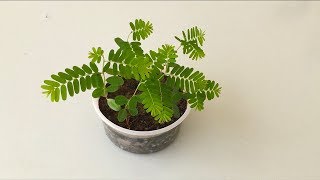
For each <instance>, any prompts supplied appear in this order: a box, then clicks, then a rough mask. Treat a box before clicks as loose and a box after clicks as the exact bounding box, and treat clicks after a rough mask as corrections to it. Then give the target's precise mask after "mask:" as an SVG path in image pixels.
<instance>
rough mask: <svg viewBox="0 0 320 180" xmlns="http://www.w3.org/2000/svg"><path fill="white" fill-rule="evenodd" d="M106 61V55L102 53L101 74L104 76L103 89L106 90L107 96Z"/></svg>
mask: <svg viewBox="0 0 320 180" xmlns="http://www.w3.org/2000/svg"><path fill="white" fill-rule="evenodd" d="M105 62H106V60H105V58H104V55H102V70H101V74H102V78H103V91H104V96H105V97H107V95H108V94H106V93H107V91H106V76H105V75H104V70H103V68H104V63H105Z"/></svg>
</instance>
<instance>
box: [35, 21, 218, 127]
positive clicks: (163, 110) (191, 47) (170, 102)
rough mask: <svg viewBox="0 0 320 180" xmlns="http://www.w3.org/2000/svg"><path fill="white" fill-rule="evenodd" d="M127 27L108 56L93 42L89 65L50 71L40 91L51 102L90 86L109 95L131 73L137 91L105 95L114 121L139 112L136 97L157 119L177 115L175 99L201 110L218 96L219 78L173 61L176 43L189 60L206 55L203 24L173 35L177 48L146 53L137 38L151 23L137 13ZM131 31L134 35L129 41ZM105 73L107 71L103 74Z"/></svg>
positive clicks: (95, 94)
mask: <svg viewBox="0 0 320 180" xmlns="http://www.w3.org/2000/svg"><path fill="white" fill-rule="evenodd" d="M130 27H131V30H132V31H131V33H130V34H129V36H128V39H127V41H124V40H123V39H121V38H119V37H118V38H115V40H114V41H115V43H116V44H117V48H115V49H111V50H110V51H106V52H108V53H107V55H106V57H108V58H105V55H104V53H105V51H104V50H103V49H102V48H101V47H97V48H95V47H94V48H92V51H90V52H89V56H88V58H89V59H90V63H89V64H88V65H87V64H84V65H82V66H81V67H78V66H73V67H72V68H67V69H65V71H63V72H59V73H57V74H53V75H51V79H48V80H45V81H44V84H43V85H42V86H41V88H42V89H43V90H44V91H43V94H45V95H47V96H48V97H50V99H51V101H53V102H58V101H59V100H60V99H62V100H66V99H67V97H69V96H71V97H72V96H74V95H75V94H78V93H79V92H80V90H81V91H83V92H84V91H86V90H90V89H93V92H92V96H93V97H95V98H98V97H101V96H105V97H108V96H107V94H108V93H112V92H117V91H118V90H119V89H120V88H121V86H123V84H124V79H135V80H137V81H139V85H138V86H137V87H136V90H135V92H134V93H133V94H130V95H128V94H125V95H118V96H116V97H115V98H114V99H111V98H107V104H108V106H109V107H110V108H111V109H112V110H114V111H116V112H117V118H118V121H120V122H123V121H125V120H126V119H128V118H129V117H130V116H136V115H138V114H139V113H141V112H139V110H138V108H137V107H138V104H139V103H140V106H143V108H144V109H145V111H146V112H147V113H150V114H151V116H153V117H154V119H155V120H156V121H158V122H159V123H164V122H168V121H170V120H171V119H172V117H180V114H181V113H180V111H179V108H178V106H177V104H178V102H179V101H180V100H181V99H182V98H183V99H185V100H187V102H188V104H190V107H191V108H194V109H196V110H203V109H204V102H205V100H212V99H214V98H216V97H219V96H220V93H221V87H220V85H219V84H218V83H216V82H215V81H213V80H208V79H206V77H205V75H204V74H203V73H202V72H200V71H197V70H195V69H193V68H190V67H186V66H182V65H179V64H178V63H177V59H178V52H177V51H178V50H179V48H180V47H182V52H183V54H188V55H189V57H190V58H191V59H192V60H198V59H201V58H203V57H204V56H205V53H204V51H203V49H202V46H203V43H204V41H205V32H204V31H203V30H202V29H200V28H198V27H197V26H195V27H192V28H190V29H187V30H186V31H182V38H179V37H177V36H175V38H176V39H177V40H178V41H179V42H180V46H179V47H178V48H177V49H176V47H175V46H174V45H170V44H164V45H162V46H160V47H159V48H158V49H157V50H148V51H146V52H147V53H145V52H144V50H143V49H142V47H141V43H140V42H138V41H140V40H144V39H146V38H147V37H149V36H150V34H151V33H152V32H153V25H152V24H151V23H150V22H149V21H144V20H141V19H136V20H135V21H134V22H130ZM131 34H132V39H133V41H132V42H129V37H130V35H131ZM97 65H99V66H100V68H98V66H97ZM99 69H100V70H99ZM107 74H109V77H107V78H106V75H107Z"/></svg>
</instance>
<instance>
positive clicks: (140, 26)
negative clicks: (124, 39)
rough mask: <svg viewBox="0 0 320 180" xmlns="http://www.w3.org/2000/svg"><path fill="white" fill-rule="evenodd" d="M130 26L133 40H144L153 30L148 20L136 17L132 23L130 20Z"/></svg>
mask: <svg viewBox="0 0 320 180" xmlns="http://www.w3.org/2000/svg"><path fill="white" fill-rule="evenodd" d="M130 27H131V30H132V33H133V40H134V41H135V40H137V41H140V40H141V39H143V40H145V39H146V38H147V37H148V36H150V34H151V33H152V31H153V26H152V24H151V23H150V22H149V21H147V22H145V21H143V20H142V19H136V20H135V21H134V23H133V22H130Z"/></svg>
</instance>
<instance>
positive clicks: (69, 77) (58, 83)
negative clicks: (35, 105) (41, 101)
mask: <svg viewBox="0 0 320 180" xmlns="http://www.w3.org/2000/svg"><path fill="white" fill-rule="evenodd" d="M96 67H97V66H96V65H95V63H90V67H89V66H88V65H86V64H84V65H83V66H82V67H81V68H80V67H78V66H73V68H72V69H70V68H66V69H65V71H64V72H59V73H58V74H52V75H51V79H49V80H44V84H43V85H41V88H42V89H43V90H44V91H43V93H44V94H46V95H47V96H50V97H51V101H52V102H54V101H55V102H58V101H59V100H60V99H62V100H66V99H67V97H68V95H69V96H71V97H72V96H74V94H78V93H79V92H80V89H81V91H83V92H84V91H86V90H88V89H91V88H92V87H94V88H96V89H95V91H94V93H93V94H92V95H93V96H95V97H99V96H100V95H103V92H101V90H100V89H102V88H101V87H103V80H102V76H101V74H100V73H99V72H98V71H97V70H96V69H95V68H96ZM99 90H100V93H98V94H97V92H98V91H99ZM60 95H61V96H60Z"/></svg>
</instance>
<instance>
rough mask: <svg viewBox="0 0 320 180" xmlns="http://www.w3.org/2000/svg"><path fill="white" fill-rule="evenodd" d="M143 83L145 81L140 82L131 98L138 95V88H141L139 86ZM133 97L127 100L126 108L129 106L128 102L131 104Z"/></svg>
mask: <svg viewBox="0 0 320 180" xmlns="http://www.w3.org/2000/svg"><path fill="white" fill-rule="evenodd" d="M142 83H143V82H141V81H140V82H139V84H138V86H137V88H136V90H135V91H134V93H133V94H132V96H131V98H132V97H133V96H134V95H136V93H137V91H138V88H139V86H140V85H141V84H142ZM131 98H130V99H129V100H128V102H127V104H126V105H125V106H124V108H127V106H128V104H129V102H130V100H131Z"/></svg>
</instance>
